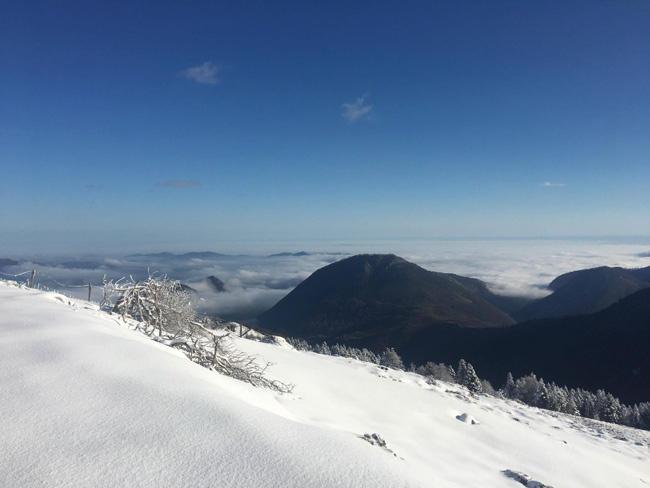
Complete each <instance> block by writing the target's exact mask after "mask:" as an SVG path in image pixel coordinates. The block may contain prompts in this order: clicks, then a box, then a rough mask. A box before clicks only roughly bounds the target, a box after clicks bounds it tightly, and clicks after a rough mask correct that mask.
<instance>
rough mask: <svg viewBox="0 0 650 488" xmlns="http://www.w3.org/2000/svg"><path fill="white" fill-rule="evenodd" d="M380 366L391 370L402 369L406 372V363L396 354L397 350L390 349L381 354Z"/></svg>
mask: <svg viewBox="0 0 650 488" xmlns="http://www.w3.org/2000/svg"><path fill="white" fill-rule="evenodd" d="M379 364H381V365H382V366H386V367H388V368H391V369H401V370H404V369H405V368H404V363H403V362H402V358H401V357H400V356H399V354H397V353H396V352H395V349H393V348H392V347H389V348H388V349H386V350H385V351H384V352H382V353H381V356H380V358H379Z"/></svg>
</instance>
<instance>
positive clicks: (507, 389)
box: [502, 373, 517, 398]
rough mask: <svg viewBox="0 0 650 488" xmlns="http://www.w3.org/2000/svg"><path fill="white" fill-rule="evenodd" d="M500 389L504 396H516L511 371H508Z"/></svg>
mask: <svg viewBox="0 0 650 488" xmlns="http://www.w3.org/2000/svg"><path fill="white" fill-rule="evenodd" d="M502 391H503V396H505V397H506V398H517V387H516V386H515V379H514V378H513V377H512V373H508V375H507V376H506V384H505V386H504V387H503V390H502Z"/></svg>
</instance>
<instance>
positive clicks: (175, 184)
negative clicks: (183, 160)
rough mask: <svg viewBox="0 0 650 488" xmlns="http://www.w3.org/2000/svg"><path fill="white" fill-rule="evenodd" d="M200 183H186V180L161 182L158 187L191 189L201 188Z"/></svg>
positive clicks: (157, 184)
mask: <svg viewBox="0 0 650 488" xmlns="http://www.w3.org/2000/svg"><path fill="white" fill-rule="evenodd" d="M200 185H201V184H200V183H199V182H198V181H185V180H168V181H159V182H158V183H156V186H171V187H173V188H189V187H192V186H200Z"/></svg>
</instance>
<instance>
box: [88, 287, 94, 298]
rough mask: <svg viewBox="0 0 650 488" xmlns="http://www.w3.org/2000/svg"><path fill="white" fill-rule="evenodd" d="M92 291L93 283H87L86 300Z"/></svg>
mask: <svg viewBox="0 0 650 488" xmlns="http://www.w3.org/2000/svg"><path fill="white" fill-rule="evenodd" d="M92 292H93V285H92V283H88V301H90V295H91V294H92Z"/></svg>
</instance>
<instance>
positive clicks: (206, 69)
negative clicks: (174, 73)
mask: <svg viewBox="0 0 650 488" xmlns="http://www.w3.org/2000/svg"><path fill="white" fill-rule="evenodd" d="M218 73H219V67H218V66H217V65H215V64H214V63H213V62H211V61H206V62H205V63H203V64H202V65H201V66H193V67H192V68H187V69H186V70H184V71H181V75H182V76H183V77H185V78H187V79H188V80H192V81H196V82H197V83H200V84H202V85H216V84H217V83H219V78H217V74H218Z"/></svg>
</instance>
